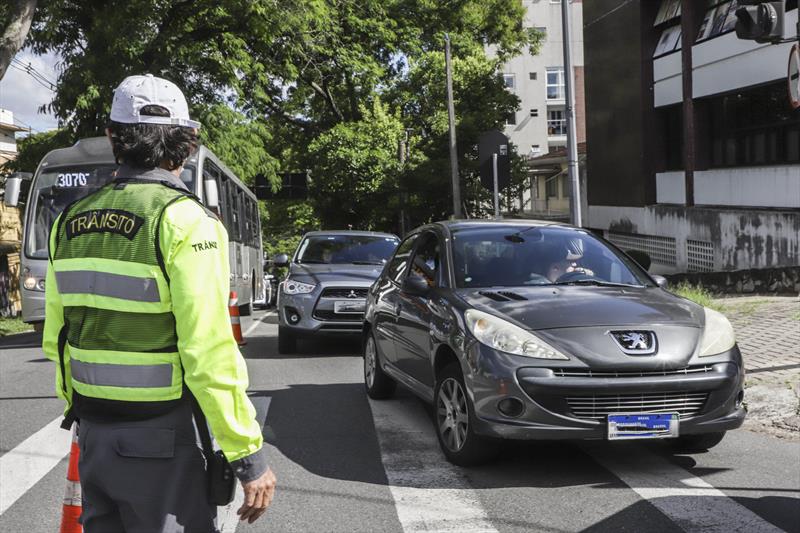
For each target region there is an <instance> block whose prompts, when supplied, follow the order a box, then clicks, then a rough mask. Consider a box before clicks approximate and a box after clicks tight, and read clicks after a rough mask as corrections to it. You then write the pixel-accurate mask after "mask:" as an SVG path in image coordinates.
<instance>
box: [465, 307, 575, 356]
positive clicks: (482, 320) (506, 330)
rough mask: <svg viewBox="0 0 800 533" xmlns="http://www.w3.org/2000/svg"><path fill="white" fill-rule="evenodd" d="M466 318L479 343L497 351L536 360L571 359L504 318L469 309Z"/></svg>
mask: <svg viewBox="0 0 800 533" xmlns="http://www.w3.org/2000/svg"><path fill="white" fill-rule="evenodd" d="M464 318H465V319H466V321H467V326H468V327H469V330H470V331H471V332H472V334H473V335H474V336H475V338H476V339H478V342H480V343H482V344H485V345H486V346H489V347H490V348H494V349H495V350H499V351H501V352H506V353H511V354H514V355H524V356H526V357H535V358H536V359H562V360H564V359H569V357H567V356H566V355H564V354H563V353H561V352H559V351H558V350H556V349H555V348H553V347H552V346H550V345H549V344H547V343H546V342H544V341H543V340H542V339H540V338H539V337H537V336H536V335H534V334H533V333H531V332H529V331H525V330H524V329H522V328H520V327H518V326H515V325H514V324H512V323H510V322H507V321H505V320H503V319H502V318H498V317H496V316H494V315H490V314H489V313H484V312H483V311H478V310H476V309H468V310H467V311H466V312H465V313H464Z"/></svg>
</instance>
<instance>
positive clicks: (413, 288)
mask: <svg viewBox="0 0 800 533" xmlns="http://www.w3.org/2000/svg"><path fill="white" fill-rule="evenodd" d="M429 291H430V287H429V286H428V282H427V281H425V278H423V277H422V276H415V275H414V274H409V275H408V276H406V279H405V280H404V281H403V292H405V293H406V294H410V295H412V296H427V294H428V292H429Z"/></svg>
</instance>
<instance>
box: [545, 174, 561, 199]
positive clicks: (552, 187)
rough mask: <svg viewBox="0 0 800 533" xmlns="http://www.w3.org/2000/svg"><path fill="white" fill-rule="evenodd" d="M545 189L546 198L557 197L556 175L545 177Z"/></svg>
mask: <svg viewBox="0 0 800 533" xmlns="http://www.w3.org/2000/svg"><path fill="white" fill-rule="evenodd" d="M545 190H546V194H547V197H548V198H558V176H553V177H551V178H547V181H546V182H545Z"/></svg>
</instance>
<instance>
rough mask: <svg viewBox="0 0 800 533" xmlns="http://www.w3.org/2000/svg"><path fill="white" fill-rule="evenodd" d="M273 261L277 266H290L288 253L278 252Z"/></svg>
mask: <svg viewBox="0 0 800 533" xmlns="http://www.w3.org/2000/svg"><path fill="white" fill-rule="evenodd" d="M272 263H273V264H274V265H275V266H276V267H287V266H289V256H288V255H286V254H276V255H275V257H273V258H272Z"/></svg>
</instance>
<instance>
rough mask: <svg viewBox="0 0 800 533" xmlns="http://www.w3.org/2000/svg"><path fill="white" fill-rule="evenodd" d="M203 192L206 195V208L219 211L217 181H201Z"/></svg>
mask: <svg viewBox="0 0 800 533" xmlns="http://www.w3.org/2000/svg"><path fill="white" fill-rule="evenodd" d="M203 192H204V193H205V195H206V206H207V207H210V208H211V209H219V189H218V188H217V180H215V179H210V180H203Z"/></svg>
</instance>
